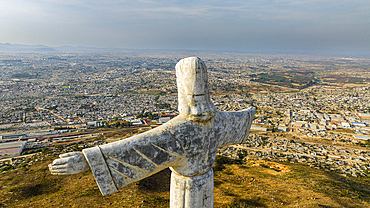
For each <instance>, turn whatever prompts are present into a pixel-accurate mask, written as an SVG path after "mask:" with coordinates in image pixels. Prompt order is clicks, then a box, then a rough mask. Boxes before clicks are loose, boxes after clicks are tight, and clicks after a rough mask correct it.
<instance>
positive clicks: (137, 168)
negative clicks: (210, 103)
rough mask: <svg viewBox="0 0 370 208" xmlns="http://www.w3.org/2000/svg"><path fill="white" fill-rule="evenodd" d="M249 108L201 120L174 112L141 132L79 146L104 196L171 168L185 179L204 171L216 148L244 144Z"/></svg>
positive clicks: (247, 129)
mask: <svg viewBox="0 0 370 208" xmlns="http://www.w3.org/2000/svg"><path fill="white" fill-rule="evenodd" d="M253 117H254V109H253V108H249V109H246V110H243V111H236V112H221V111H218V112H216V113H215V116H214V117H213V118H212V119H211V120H209V121H206V122H202V121H199V122H196V121H192V120H189V119H188V118H186V117H185V116H182V115H179V116H177V117H175V118H173V119H172V120H170V121H168V122H167V123H165V124H163V125H162V126H159V127H157V128H154V129H152V130H150V131H147V132H144V133H142V134H139V135H136V136H133V137H130V138H127V139H124V140H121V141H117V142H112V143H109V144H105V145H101V146H97V147H92V148H88V149H84V150H83V154H84V156H85V158H86V160H87V162H88V163H89V166H90V168H91V170H92V172H93V174H94V177H95V180H96V182H97V184H98V186H99V189H100V191H101V193H102V194H103V195H107V194H111V193H114V192H117V189H118V188H121V187H124V186H126V185H128V184H130V183H133V182H135V181H139V180H141V179H143V178H145V177H148V176H150V175H153V174H155V173H157V172H159V171H161V170H163V169H165V168H168V167H171V170H172V171H174V172H175V173H177V174H179V175H183V176H187V177H191V176H196V175H202V174H204V173H207V172H208V171H209V170H210V168H212V166H213V165H214V163H215V159H216V152H217V149H218V147H219V146H223V145H229V144H240V143H244V142H245V141H246V140H247V138H248V134H249V129H250V126H251V124H252V120H253Z"/></svg>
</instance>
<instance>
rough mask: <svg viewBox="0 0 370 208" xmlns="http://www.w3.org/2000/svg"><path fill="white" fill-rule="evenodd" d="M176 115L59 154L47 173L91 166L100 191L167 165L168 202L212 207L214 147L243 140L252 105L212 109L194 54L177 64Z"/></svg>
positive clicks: (203, 74)
mask: <svg viewBox="0 0 370 208" xmlns="http://www.w3.org/2000/svg"><path fill="white" fill-rule="evenodd" d="M176 76H177V87H178V101H179V106H178V110H179V115H178V116H177V117H175V118H173V119H172V120H170V121H169V122H167V123H165V124H164V125H162V126H160V127H157V128H155V129H152V130H150V131H147V132H145V133H142V134H138V135H136V136H133V137H130V138H127V139H124V140H121V141H117V142H113V143H109V144H105V145H101V146H97V147H92V148H88V149H84V150H83V151H82V153H81V152H71V153H66V154H62V155H60V158H59V159H56V160H54V161H53V163H52V164H50V165H49V169H50V171H51V173H52V174H57V175H69V174H76V173H80V172H83V171H86V170H89V169H90V170H91V171H92V173H93V174H94V177H95V180H96V182H97V184H98V186H99V189H100V191H101V193H102V194H103V195H107V194H112V193H115V192H117V191H118V190H117V189H119V188H122V187H124V186H127V185H128V184H130V183H133V182H135V181H139V180H141V179H143V178H146V177H148V176H150V175H153V174H155V173H157V172H159V171H161V170H163V169H165V168H168V167H170V169H171V171H172V174H171V188H170V189H171V191H170V207H171V208H177V207H182V208H183V207H186V208H198V207H213V187H214V185H213V170H212V166H213V164H214V163H215V159H216V152H217V149H218V147H220V146H224V145H230V144H239V143H245V142H246V140H247V139H248V133H249V129H250V127H251V123H252V120H253V117H254V111H255V109H254V108H248V109H246V110H242V111H236V112H222V111H216V109H215V106H214V104H213V102H212V101H211V99H210V97H209V91H208V76H207V68H206V66H205V64H204V62H203V61H202V60H200V59H199V58H197V57H190V58H186V59H182V60H181V61H180V62H179V63H177V65H176Z"/></svg>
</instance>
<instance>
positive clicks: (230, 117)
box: [216, 107, 255, 146]
mask: <svg viewBox="0 0 370 208" xmlns="http://www.w3.org/2000/svg"><path fill="white" fill-rule="evenodd" d="M254 113H255V108H253V107H250V108H248V109H245V110H241V111H234V112H231V111H229V112H217V114H216V119H219V120H220V124H221V125H220V127H221V128H222V129H223V130H222V132H224V134H225V135H224V136H221V137H219V138H220V139H221V141H220V146H224V145H230V144H241V143H245V142H246V140H247V139H248V134H249V130H250V128H251V125H252V121H253V119H254Z"/></svg>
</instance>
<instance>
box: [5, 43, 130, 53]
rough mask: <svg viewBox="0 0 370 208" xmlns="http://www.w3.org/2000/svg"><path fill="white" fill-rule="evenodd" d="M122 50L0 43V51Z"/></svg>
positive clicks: (118, 49)
mask: <svg viewBox="0 0 370 208" xmlns="http://www.w3.org/2000/svg"><path fill="white" fill-rule="evenodd" d="M104 51H111V52H114V51H115V52H119V51H120V52H122V51H125V50H124V49H120V48H94V47H85V46H59V47H49V46H46V45H22V44H10V43H0V52H41V53H42V52H47V53H53V52H54V53H55V52H104Z"/></svg>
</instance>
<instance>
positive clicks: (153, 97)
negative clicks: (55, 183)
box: [0, 52, 370, 177]
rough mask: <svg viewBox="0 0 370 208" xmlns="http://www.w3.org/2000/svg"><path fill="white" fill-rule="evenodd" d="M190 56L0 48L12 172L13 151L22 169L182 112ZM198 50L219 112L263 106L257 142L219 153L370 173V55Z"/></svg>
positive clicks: (0, 128)
mask: <svg viewBox="0 0 370 208" xmlns="http://www.w3.org/2000/svg"><path fill="white" fill-rule="evenodd" d="M190 55H191V54H190ZM187 56H189V54H186V53H154V52H153V53H149V52H146V53H143V52H142V53H139V52H125V53H101V54H97V53H63V54H62V53H45V54H43V53H24V54H19V53H17V54H7V53H2V54H0V106H1V107H0V142H1V143H0V145H3V146H2V147H0V158H3V160H1V162H2V163H1V162H0V166H1V167H0V168H2V169H3V171H5V170H8V169H9V168H7V167H9V166H8V163H9V160H8V158H11V157H17V158H16V159H14V158H13V160H12V166H13V168H21V167H22V165H24V164H32V162H35V160H38V159H40V158H38V159H35V160H32V161H30V160H27V159H26V157H27V155H30V154H32V153H34V152H37V151H38V150H40V151H41V150H42V149H44V150H45V148H52V149H53V154H58V151H59V150H61V149H63V150H62V151H68V150H69V149H73V148H77V147H86V146H93V145H98V144H102V143H107V142H110V141H115V140H118V139H122V137H121V138H119V136H114V134H112V136H110V137H107V134H108V133H106V132H114V131H122V130H125V129H126V130H128V131H130V134H129V135H132V131H136V130H137V129H139V130H140V131H145V130H148V129H151V128H154V127H156V126H158V125H161V124H162V123H164V122H166V121H168V120H169V119H171V118H173V117H174V116H176V115H177V114H178V111H177V86H176V74H175V65H176V63H177V62H178V61H179V60H180V59H181V58H184V57H187ZM197 56H199V57H200V58H201V59H202V60H203V61H204V62H205V63H206V64H207V67H208V73H209V80H208V82H209V88H210V93H211V99H212V100H213V102H214V104H215V106H216V107H217V109H218V110H221V111H236V110H242V109H245V108H248V107H250V106H254V107H256V115H255V119H254V121H253V124H252V128H251V132H250V136H249V143H247V144H243V145H236V146H228V147H223V148H220V149H219V153H218V154H219V155H222V156H227V157H231V158H234V159H238V160H257V159H265V160H271V161H290V162H299V163H304V164H307V165H309V166H311V167H313V168H320V169H325V170H328V171H335V172H338V173H340V174H342V175H344V176H347V177H364V176H367V175H370V172H369V168H370V165H369V161H370V149H369V148H370V140H369V139H370V93H369V89H370V85H369V83H370V59H360V58H338V57H318V56H308V55H307V56H303V55H301V56H298V55H297V56H294V55H253V54H238V53H198V54H197ZM134 133H135V132H134ZM127 136H128V135H127ZM17 142H18V143H17ZM15 143H17V144H15ZM11 144H14V145H13V146H12V145H11ZM13 150H14V151H13ZM19 155H22V156H19ZM4 167H5V168H6V169H4Z"/></svg>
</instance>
